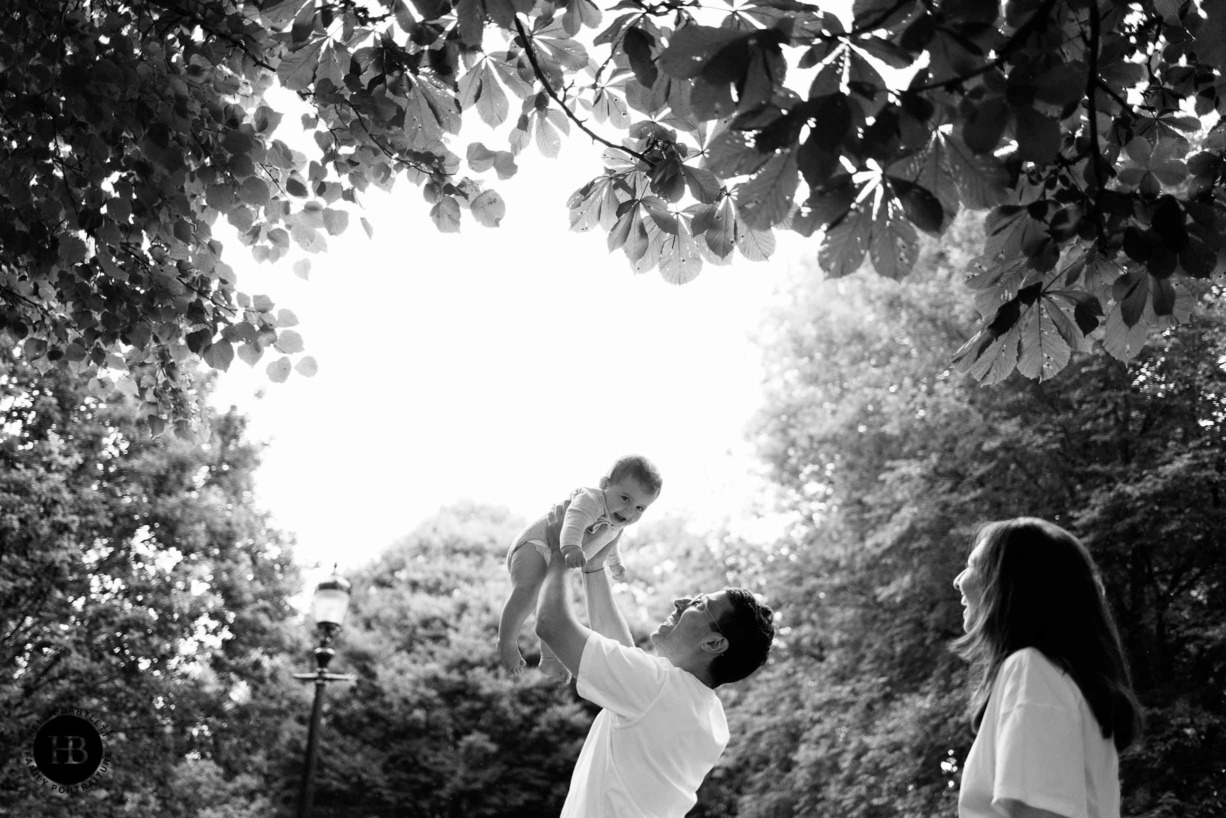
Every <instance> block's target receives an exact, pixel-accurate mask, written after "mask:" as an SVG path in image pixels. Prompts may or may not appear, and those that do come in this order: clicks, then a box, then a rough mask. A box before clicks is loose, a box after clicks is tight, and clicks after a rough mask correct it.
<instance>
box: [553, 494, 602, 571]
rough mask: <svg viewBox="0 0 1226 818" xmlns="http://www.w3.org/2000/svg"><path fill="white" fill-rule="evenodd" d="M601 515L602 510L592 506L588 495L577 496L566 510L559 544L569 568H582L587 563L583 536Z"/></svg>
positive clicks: (559, 534)
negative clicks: (584, 554)
mask: <svg viewBox="0 0 1226 818" xmlns="http://www.w3.org/2000/svg"><path fill="white" fill-rule="evenodd" d="M599 514H600V510H599V509H598V508H595V507H593V506H592V503H591V499H590V498H589V497H588V496H587V494H586V493H579V494H577V495H575V498H574V499H573V500H571V503H570V505H569V506H568V507H567V508H566V514H565V516H563V517H562V530H561V531H560V532H559V533H558V543H559V545H560V546H561V548H562V558H563V559H564V560H565V561H566V567H567V568H582V567H583V566H584V565H585V564H586V563H587V558H586V557H584V556H583V534H584V532H585V531H587V528H588V526H590V525H591V524H592V523H593V522H595V521H596V517H597V516H598V515H599Z"/></svg>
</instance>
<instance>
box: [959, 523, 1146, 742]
mask: <svg viewBox="0 0 1226 818" xmlns="http://www.w3.org/2000/svg"><path fill="white" fill-rule="evenodd" d="M975 543H976V544H980V543H982V545H983V549H982V552H981V557H980V559H979V561H978V562H976V564H975V566H974V569H975V571H976V572H977V573H978V575H979V579H980V585H981V586H982V598H981V599H980V600H979V604H978V606H977V608H978V610H977V614H976V616H975V618H974V621H973V622H971V623H969V627H970V629H969V630H968V632H967V633H966V635H964V636H962V637H961V638H959V639H958V640H956V641H955V642H954V643H953V648H954V650H955V652H957V653H958V655H960V656H961V657H962V658H964V659H967V660H968V661H970V662H971V663H972V666H973V667H974V668H976V669H977V670H978V677H977V678H976V679H975V680H974V682H973V687H972V695H971V714H972V715H971V721H972V724H973V725H974V727H975V729H976V730H978V729H979V724H980V722H982V721H983V713H984V710H985V709H986V707H987V703H988V695H989V694H990V693H991V690H992V684H993V682H995V681H996V674H997V673H998V672H999V670H1000V666H1001V664H1002V663H1003V662H1004V661H1005V659H1006V658H1008V657H1009V655H1010V654H1012V653H1014V652H1015V651H1018V650H1021V649H1022V648H1037V649H1038V650H1040V651H1041V652H1042V653H1043V655H1044V656H1046V657H1047V658H1048V659H1049V660H1050V661H1051V662H1052V663H1053V664H1055V665H1056V666H1057V667H1059V668H1060V669H1062V670H1063V671H1064V672H1065V673H1067V674H1068V675H1069V676H1070V677H1071V678H1072V679H1073V681H1074V682H1076V683H1077V687H1078V688H1080V689H1081V694H1082V695H1083V696H1085V699H1086V702H1087V703H1089V705H1090V710H1091V711H1092V712H1093V713H1094V718H1095V719H1097V721H1098V726H1099V728H1100V729H1101V730H1102V735H1103V738H1112V739H1113V740H1114V742H1115V746H1116V748H1117V749H1119V750H1124V749H1126V748H1127V747H1129V746H1130V745H1131V744H1132V743H1133V742H1134V741H1136V740H1137V739H1139V738H1140V734H1141V707H1140V705H1139V704H1138V703H1137V699H1136V696H1135V695H1134V694H1133V692H1132V679H1131V677H1130V674H1129V672H1128V661H1127V659H1126V658H1125V657H1124V650H1123V647H1122V646H1121V644H1120V636H1119V631H1118V630H1117V629H1116V626H1115V620H1114V619H1113V618H1112V616H1111V610H1110V608H1109V607H1108V605H1107V598H1106V595H1105V594H1104V592H1103V584H1102V580H1101V579H1100V578H1099V574H1098V569H1097V568H1096V567H1095V565H1094V559H1093V558H1092V557H1091V556H1090V552H1089V551H1088V550H1087V549H1086V547H1085V546H1084V545H1082V543H1081V541H1080V540H1078V539H1077V538H1076V537H1074V536H1073V535H1072V534H1070V533H1069V532H1067V531H1065V530H1064V529H1063V528H1061V527H1060V526H1058V525H1055V524H1054V523H1049V522H1047V521H1046V520H1040V519H1038V518H1035V517H1018V518H1016V519H1013V520H1001V521H999V522H994V523H988V524H987V525H985V526H984V527H983V528H981V529H980V530H979V534H978V535H977V536H976V538H975Z"/></svg>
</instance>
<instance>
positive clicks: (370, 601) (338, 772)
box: [315, 505, 594, 818]
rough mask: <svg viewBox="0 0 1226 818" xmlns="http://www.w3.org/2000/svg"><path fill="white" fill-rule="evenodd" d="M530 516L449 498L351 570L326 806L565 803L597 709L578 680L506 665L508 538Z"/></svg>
mask: <svg viewBox="0 0 1226 818" xmlns="http://www.w3.org/2000/svg"><path fill="white" fill-rule="evenodd" d="M521 527H522V521H518V520H515V519H514V518H511V517H510V516H509V515H508V514H507V512H506V511H504V510H500V509H491V508H485V507H479V506H472V505H459V506H453V507H449V508H447V509H443V510H442V511H440V512H439V514H438V515H437V516H436V517H435V518H433V519H431V520H428V521H427V522H425V523H423V524H422V525H421V526H419V527H418V528H416V529H415V530H414V531H413V532H412V533H410V534H409V535H408V536H406V537H405V538H404V539H402V540H401V541H400V542H398V543H397V544H396V545H394V546H393V547H392V548H390V549H389V550H388V551H386V552H385V553H384V554H383V555H381V556H380V557H379V558H378V559H377V560H376V561H375V562H374V563H373V564H372V565H370V566H369V567H367V568H366V569H364V570H362V571H361V572H359V573H358V574H357V575H355V576H353V577H351V579H352V580H353V596H352V600H353V601H352V604H351V611H350V615H349V618H348V619H347V621H346V625H345V630H344V631H343V633H342V637H341V639H340V640H339V644H338V655H337V658H336V660H335V662H334V665H335V666H336V667H337V669H338V670H342V671H343V672H346V673H353V674H355V675H356V676H357V681H356V682H355V683H354V684H353V685H352V686H338V685H332V686H331V687H330V692H329V699H328V703H327V707H326V710H325V713H326V715H325V719H324V728H323V729H324V741H325V742H326V744H327V751H326V752H325V753H323V754H322V755H321V757H320V762H321V763H320V768H319V773H318V778H317V782H318V783H317V786H316V796H315V805H316V806H315V813H316V814H319V815H322V816H336V818H341V817H342V816H353V818H359V816H360V818H366V817H367V816H371V815H403V814H406V811H407V813H408V814H412V815H419V816H422V818H432V817H433V816H438V817H439V818H445V817H446V816H453V815H465V816H491V817H492V816H525V817H526V816H535V815H545V814H549V813H551V812H558V811H560V810H561V807H562V800H563V799H564V798H565V797H566V788H567V785H568V784H569V782H570V771H571V768H572V767H573V765H574V761H575V759H576V758H577V757H578V753H579V746H580V744H581V743H582V741H583V737H584V735H586V733H587V729H588V726H589V724H590V721H591V718H592V716H593V715H594V713H592V712H591V711H590V709H586V708H585V707H584V705H582V704H581V701H580V700H579V699H578V698H577V697H576V696H575V694H574V692H573V689H568V688H566V687H562V686H559V685H557V684H556V683H553V682H550V681H549V680H548V679H546V678H545V677H544V676H542V675H541V674H539V673H535V672H528V673H526V674H524V675H523V676H521V677H518V678H511V677H508V676H507V675H506V674H505V673H504V672H503V671H502V670H501V668H500V666H499V664H498V658H497V651H496V645H497V622H498V613H499V611H500V610H501V606H502V602H503V600H504V599H505V594H506V592H507V590H508V585H507V582H508V580H507V576H506V568H505V558H506V549H507V546H508V545H509V544H510V542H511V540H512V539H513V538H514V536H515V534H516V533H517V532H518V531H519V529H520V528H521ZM528 636H530V634H526V635H525V637H524V639H525V644H524V645H523V650H524V653H525V655H527V656H529V657H531V656H532V655H533V653H534V652H535V650H536V645H535V640H531V642H532V644H531V646H530V645H529V644H528V643H529V641H530V640H529V639H528ZM338 688H339V689H338Z"/></svg>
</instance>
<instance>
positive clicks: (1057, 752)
mask: <svg viewBox="0 0 1226 818" xmlns="http://www.w3.org/2000/svg"><path fill="white" fill-rule="evenodd" d="M1006 799H1014V800H1017V801H1022V802H1024V803H1026V804H1029V805H1030V806H1032V807H1036V808H1038V809H1045V810H1048V811H1050V812H1054V813H1056V814H1057V815H1063V816H1066V818H1119V815H1120V775H1119V756H1118V755H1117V753H1116V751H1115V743H1114V742H1113V741H1112V740H1111V739H1109V738H1108V739H1105V738H1103V734H1102V730H1101V729H1100V728H1099V726H1098V721H1097V719H1095V718H1094V713H1093V712H1092V711H1091V710H1090V706H1089V704H1087V702H1086V700H1085V697H1084V696H1082V695H1081V689H1080V688H1078V687H1077V684H1076V682H1074V681H1073V680H1072V679H1071V678H1070V677H1069V676H1068V675H1066V674H1065V673H1064V672H1063V671H1061V670H1060V669H1059V668H1058V667H1056V666H1055V665H1054V664H1052V663H1051V661H1049V660H1048V659H1047V657H1046V656H1044V655H1043V654H1042V653H1041V652H1040V651H1038V650H1037V649H1035V648H1023V649H1022V650H1019V651H1017V652H1016V653H1013V654H1012V655H1010V656H1009V657H1008V658H1006V659H1005V661H1004V662H1003V663H1002V664H1001V666H1000V671H999V673H998V674H997V676H996V681H995V682H994V683H993V684H992V693H991V696H990V697H989V698H988V706H987V709H986V710H985V711H984V714H983V723H982V724H981V725H980V726H979V734H978V735H977V736H975V743H974V744H973V745H971V752H970V754H969V755H968V756H967V757H966V767H965V769H963V771H962V789H961V792H960V793H959V796H958V816H959V818H1001V816H1004V815H1005V812H1004V809H1003V806H1002V804H1001V802H1002V801H1004V800H1006Z"/></svg>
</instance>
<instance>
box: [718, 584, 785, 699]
mask: <svg viewBox="0 0 1226 818" xmlns="http://www.w3.org/2000/svg"><path fill="white" fill-rule="evenodd" d="M724 593H725V594H726V595H727V597H728V601H729V602H731V603H732V610H731V611H729V612H727V613H725V614H724V615H723V616H722V617H721V618H720V619H718V620H717V622H718V623H719V631H720V633H722V634H723V635H724V638H725V639H727V640H728V649H727V650H725V651H724V652H723V653H721V654H720V655H719V656H717V657H715V659H713V660H712V661H711V679H712V681H714V682H715V686H716V687H719V686H720V685H722V684H728V683H730V682H739V681H740V680H741V679H744V678H745V677H746V676H748V675H749V674H751V673H753V672H754V671H755V670H757V669H758V668H760V667H762V665H764V664H766V657H767V656H768V655H769V654H770V649H771V643H772V642H774V641H775V625H774V616H775V614H774V612H773V611H772V610H771V609H770V608H769V607H767V606H766V605H765V604H763V603H762V602H760V601H759V600H758V598H757V597H756V596H754V595H753V593H752V592H751V591H748V590H746V589H744V588H725V589H724Z"/></svg>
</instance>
